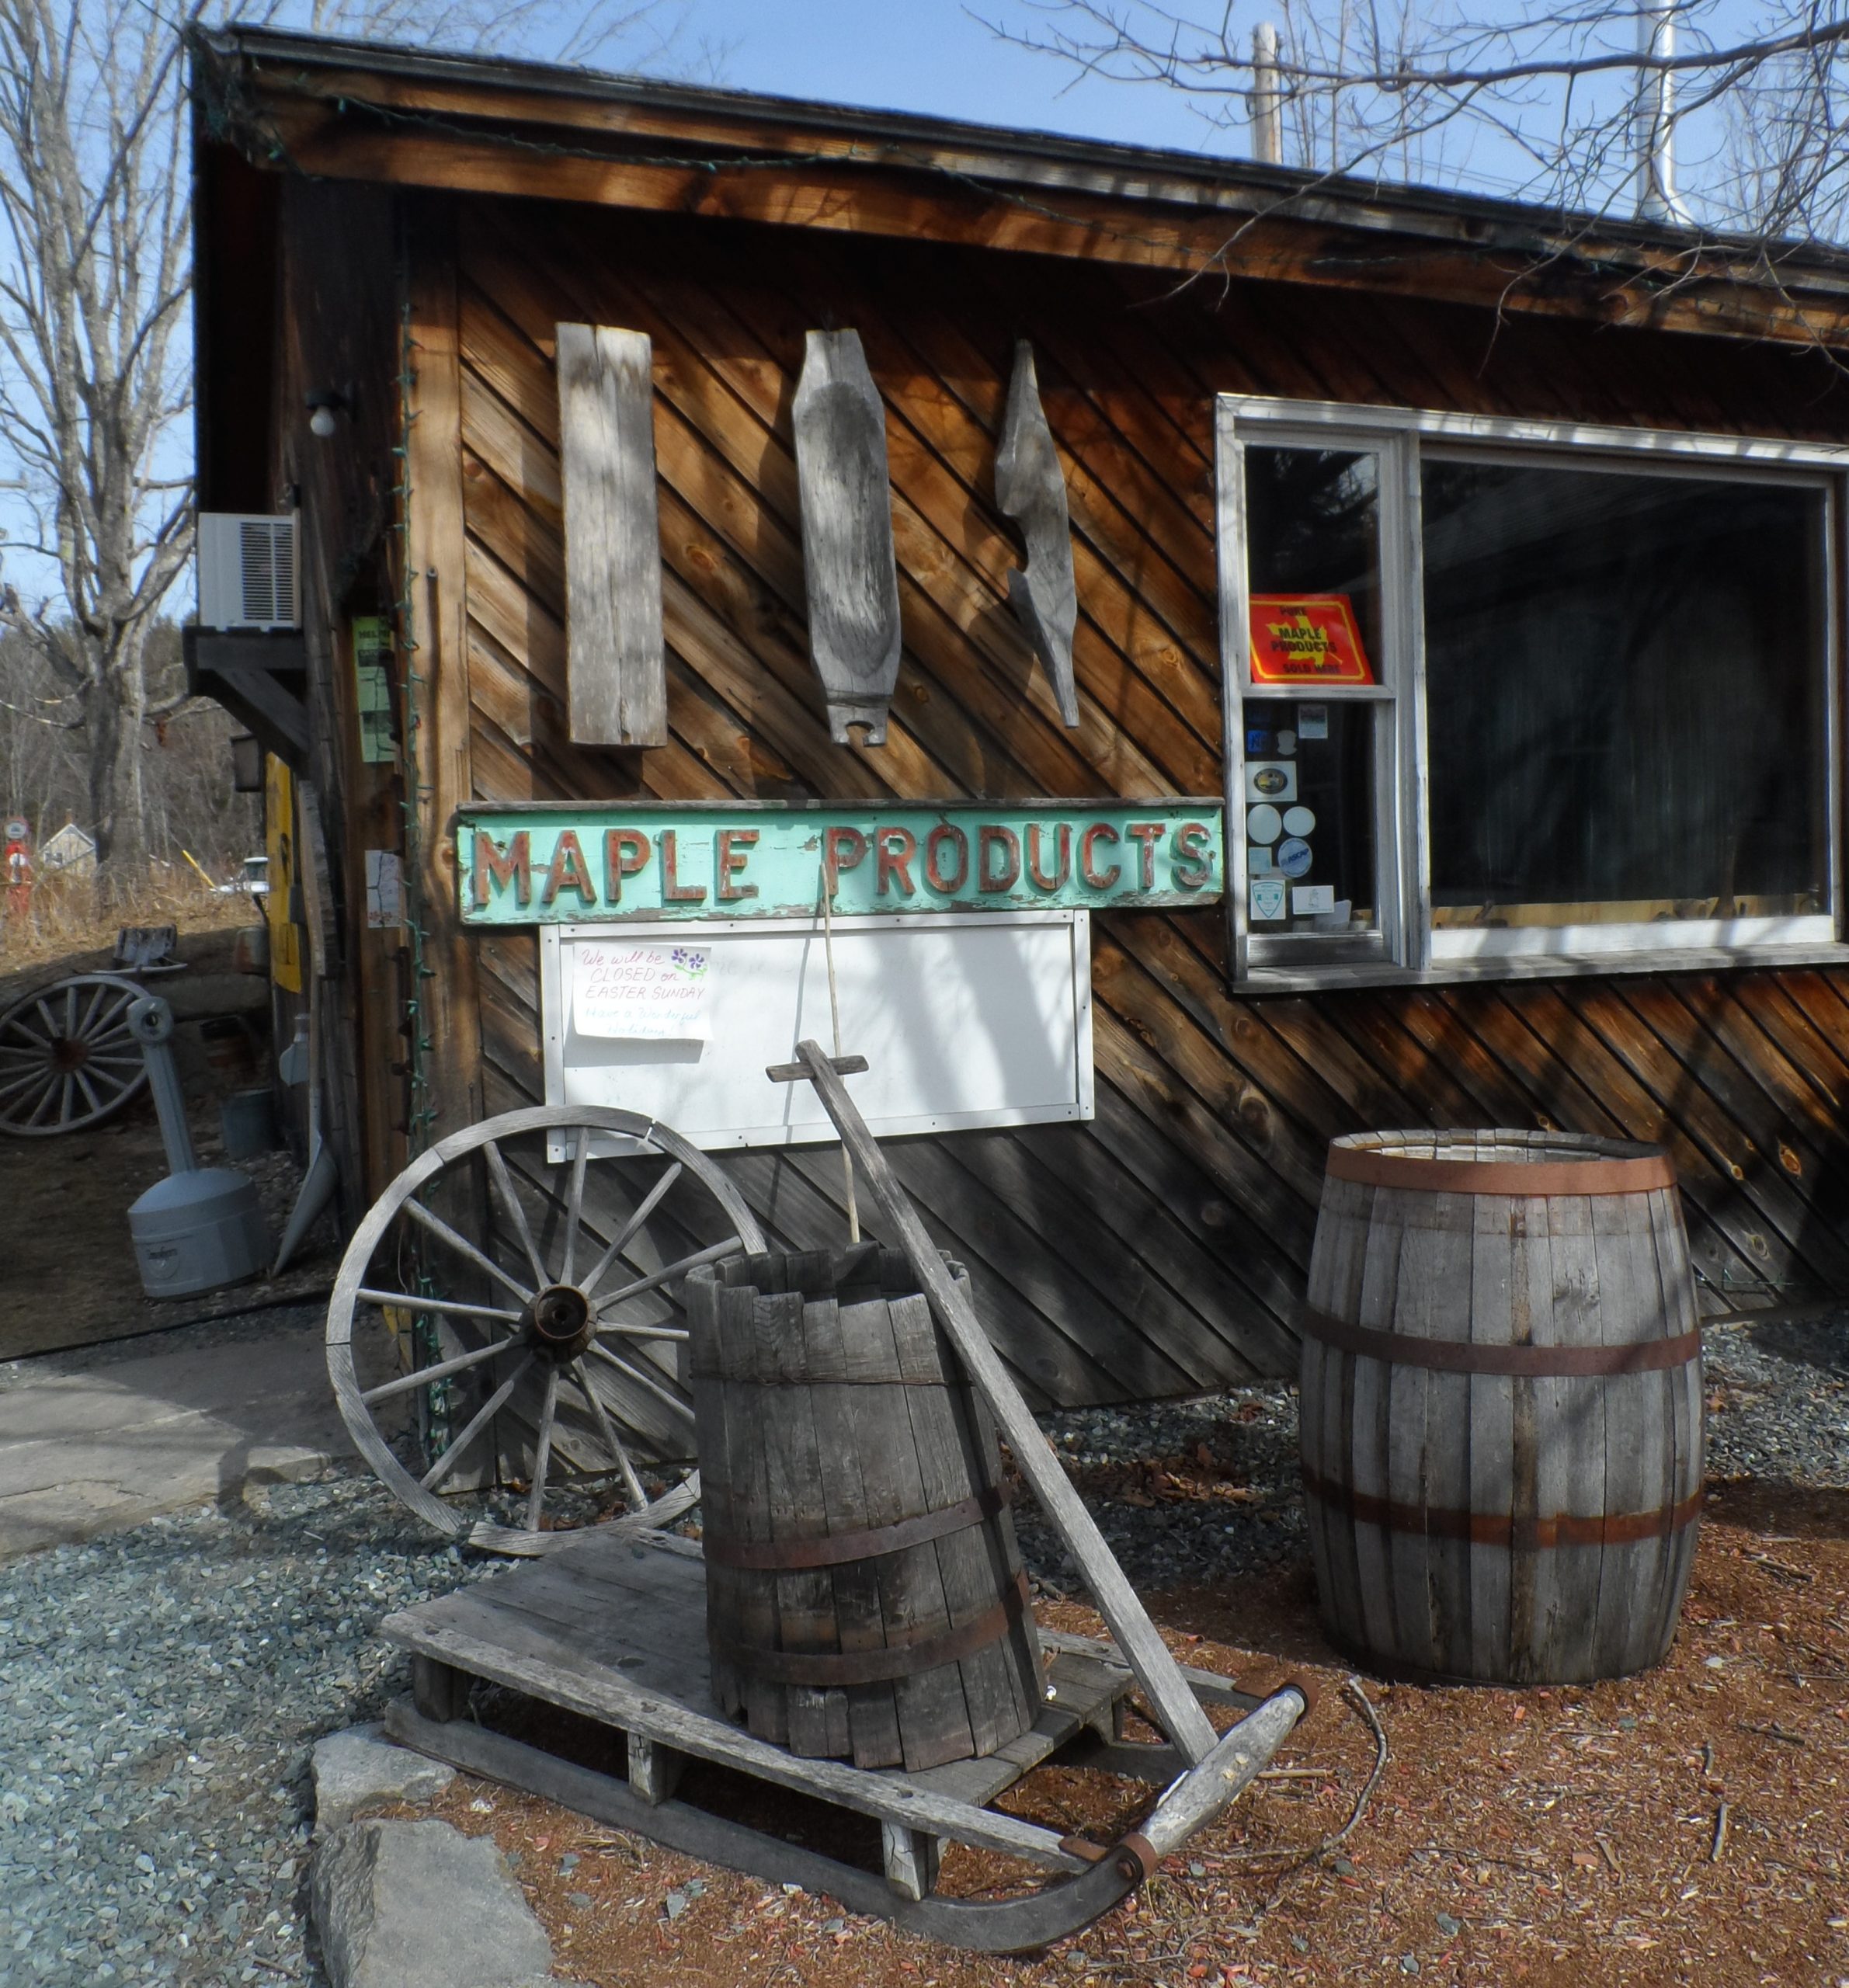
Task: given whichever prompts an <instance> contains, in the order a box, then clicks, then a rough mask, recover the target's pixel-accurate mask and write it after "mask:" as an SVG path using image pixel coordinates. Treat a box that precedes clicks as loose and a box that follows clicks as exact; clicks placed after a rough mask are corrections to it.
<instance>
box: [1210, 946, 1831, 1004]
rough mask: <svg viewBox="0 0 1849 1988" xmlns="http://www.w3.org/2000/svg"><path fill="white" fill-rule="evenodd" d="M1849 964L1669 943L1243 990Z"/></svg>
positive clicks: (1270, 975) (1247, 984)
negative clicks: (1630, 949)
mask: <svg viewBox="0 0 1849 1988" xmlns="http://www.w3.org/2000/svg"><path fill="white" fill-rule="evenodd" d="M1781 966H1785V967H1800V966H1849V945H1844V944H1829V945H1806V946H1770V945H1767V946H1730V947H1715V948H1713V949H1712V950H1691V949H1687V948H1681V947H1678V948H1676V949H1674V950H1673V951H1672V950H1670V949H1669V948H1667V947H1665V948H1664V949H1663V951H1657V952H1635V953H1597V954H1566V953H1555V954H1548V953H1538V954H1520V955H1517V956H1516V957H1514V958H1490V959H1484V958H1478V959H1468V960H1438V961H1434V962H1433V964H1431V965H1430V966H1429V967H1426V968H1423V969H1422V970H1415V969H1413V968H1409V967H1402V966H1395V965H1392V964H1386V963H1380V962H1375V963H1369V964H1363V965H1356V964H1350V965H1346V966H1345V965H1342V964H1339V963H1337V962H1336V961H1330V962H1329V964H1327V965H1326V966H1317V967H1309V966H1303V967H1295V968H1284V967H1254V968H1253V970H1252V971H1251V972H1250V973H1249V974H1248V975H1246V977H1245V978H1244V979H1243V980H1239V981H1236V982H1234V983H1233V989H1234V992H1236V993H1239V994H1243V995H1251V996H1263V995H1267V994H1314V993H1319V992H1330V993H1333V992H1340V990H1341V989H1344V988H1362V987H1451V986H1457V985H1463V984H1465V983H1467V982H1472V981H1498V980H1593V979H1609V978H1615V977H1617V976H1618V975H1623V974H1642V973H1720V972H1725V971H1729V970H1732V969H1734V968H1740V967H1781Z"/></svg>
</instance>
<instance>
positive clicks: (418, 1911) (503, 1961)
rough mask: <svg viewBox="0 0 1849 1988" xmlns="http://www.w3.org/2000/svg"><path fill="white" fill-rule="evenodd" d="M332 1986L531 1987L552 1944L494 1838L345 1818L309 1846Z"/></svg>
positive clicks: (542, 1978)
mask: <svg viewBox="0 0 1849 1988" xmlns="http://www.w3.org/2000/svg"><path fill="white" fill-rule="evenodd" d="M314 1898H315V1925H316V1927H318V1930H319V1931H320V1934H321V1952H322V1955H323V1957H324V1958H325V1961H326V1963H327V1970H328V1979H329V1980H330V1981H331V1982H332V1984H333V1988H539V1984H540V1983H544V1982H546V1981H547V1980H548V1979H549V1977H550V1975H551V1966H552V1942H551V1941H550V1940H549V1939H547V1937H546V1933H545V1929H544V1927H542V1926H541V1925H540V1923H539V1921H538V1920H537V1919H536V1918H535V1917H533V1913H532V1910H531V1909H530V1907H529V1906H528V1905H527V1900H526V1898H525V1896H524V1895H523V1892H521V1890H520V1886H519V1885H517V1884H516V1883H515V1882H514V1879H513V1873H512V1872H510V1871H509V1869H508V1868H507V1865H506V1861H505V1860H504V1859H503V1858H502V1855H501V1853H500V1851H499V1850H497V1849H496V1848H495V1846H494V1844H493V1843H492V1841H491V1840H489V1839H488V1838H487V1837H466V1836H464V1835H463V1833H461V1830H453V1829H451V1828H450V1826H449V1824H448V1823H436V1822H420V1823H394V1822H377V1821H375V1822H364V1823H348V1824H347V1825H346V1827H345V1828H343V1829H337V1830H332V1831H331V1832H330V1833H328V1834H327V1835H326V1836H325V1837H323V1838H322V1839H321V1842H320V1844H319V1845H318V1847H317V1848H316V1851H315V1885H314Z"/></svg>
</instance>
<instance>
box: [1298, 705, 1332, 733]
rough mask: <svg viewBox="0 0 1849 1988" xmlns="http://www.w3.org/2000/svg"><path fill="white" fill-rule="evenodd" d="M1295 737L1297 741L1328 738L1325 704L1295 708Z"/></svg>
mask: <svg viewBox="0 0 1849 1988" xmlns="http://www.w3.org/2000/svg"><path fill="white" fill-rule="evenodd" d="M1297 736H1298V738H1299V739H1326V738H1327V737H1328V736H1329V707H1328V705H1327V704H1299V705H1298V707H1297Z"/></svg>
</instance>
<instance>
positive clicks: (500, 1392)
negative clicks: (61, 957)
mask: <svg viewBox="0 0 1849 1988" xmlns="http://www.w3.org/2000/svg"><path fill="white" fill-rule="evenodd" d="M538 1357H539V1355H538V1354H537V1353H530V1354H527V1357H526V1358H525V1359H523V1361H521V1362H520V1364H519V1366H517V1367H516V1368H515V1369H514V1370H513V1372H512V1373H511V1374H509V1375H508V1377H507V1378H506V1380H504V1381H503V1382H502V1383H501V1385H499V1387H498V1388H495V1391H494V1392H493V1393H492V1395H489V1396H488V1399H487V1400H486V1401H485V1402H483V1403H482V1404H481V1406H480V1408H478V1409H477V1410H476V1411H475V1413H474V1416H473V1418H472V1419H471V1420H470V1422H469V1423H468V1425H467V1427H466V1428H464V1430H463V1432H462V1434H461V1435H460V1436H458V1437H457V1438H456V1440H455V1441H454V1442H453V1443H452V1444H450V1447H449V1448H447V1450H445V1451H443V1455H441V1456H440V1457H439V1458H437V1459H436V1462H435V1463H433V1464H432V1465H431V1466H430V1468H429V1469H428V1470H427V1471H426V1472H424V1474H423V1475H422V1477H420V1478H419V1479H418V1489H419V1490H420V1491H434V1490H435V1489H436V1487H437V1486H438V1485H440V1483H442V1482H443V1479H445V1478H446V1477H447V1476H448V1475H449V1474H450V1472H451V1471H453V1470H454V1468H456V1466H457V1464H459V1463H460V1462H461V1461H462V1453H463V1451H464V1450H466V1449H467V1448H468V1446H469V1444H471V1443H472V1442H473V1441H474V1440H475V1438H476V1437H478V1436H479V1435H480V1434H481V1432H482V1430H484V1429H485V1428H486V1427H488V1424H489V1423H491V1422H492V1421H493V1420H494V1419H495V1416H497V1415H498V1414H499V1413H500V1412H501V1410H502V1408H503V1407H505V1406H506V1402H507V1398H508V1396H509V1395H511V1394H512V1393H513V1391H514V1389H515V1388H517V1387H518V1386H519V1385H520V1382H522V1381H523V1380H524V1379H525V1378H526V1375H527V1369H528V1368H530V1366H532V1364H533V1362H534V1361H536V1360H537V1359H538Z"/></svg>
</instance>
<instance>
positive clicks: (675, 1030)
mask: <svg viewBox="0 0 1849 1988" xmlns="http://www.w3.org/2000/svg"><path fill="white" fill-rule="evenodd" d="M711 972H712V948H711V947H710V946H588V945H585V944H582V943H580V944H577V945H575V946H573V947H572V1026H573V1027H575V1029H576V1030H577V1031H578V1033H579V1034H580V1035H597V1036H610V1037H623V1038H624V1039H625V1040H627V1041H633V1042H689V1041H692V1042H704V1041H705V1040H706V1039H707V1022H706V991H707V985H708V984H709V982H710V981H711Z"/></svg>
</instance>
